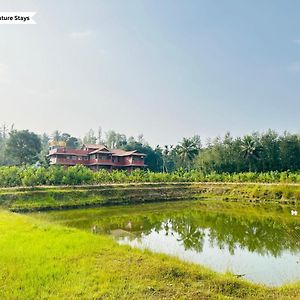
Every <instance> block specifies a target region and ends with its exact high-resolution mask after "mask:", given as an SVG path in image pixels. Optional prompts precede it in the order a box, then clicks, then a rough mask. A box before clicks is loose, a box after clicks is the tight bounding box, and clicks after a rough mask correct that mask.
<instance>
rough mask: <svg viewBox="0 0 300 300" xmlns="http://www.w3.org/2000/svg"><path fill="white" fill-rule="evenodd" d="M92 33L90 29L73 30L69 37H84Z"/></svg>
mask: <svg viewBox="0 0 300 300" xmlns="http://www.w3.org/2000/svg"><path fill="white" fill-rule="evenodd" d="M92 34H93V31H92V30H85V31H74V32H71V33H70V34H69V36H70V38H72V39H84V38H87V37H89V36H91V35H92Z"/></svg>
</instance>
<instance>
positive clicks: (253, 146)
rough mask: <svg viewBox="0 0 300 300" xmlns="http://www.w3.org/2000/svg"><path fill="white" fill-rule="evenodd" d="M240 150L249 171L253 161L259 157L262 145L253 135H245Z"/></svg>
mask: <svg viewBox="0 0 300 300" xmlns="http://www.w3.org/2000/svg"><path fill="white" fill-rule="evenodd" d="M241 151H242V154H243V157H244V159H245V160H246V161H247V162H248V164H249V171H250V172H251V171H252V166H253V163H254V161H255V160H257V159H259V158H260V152H261V151H262V147H261V146H260V145H259V144H258V142H257V141H256V140H255V138H254V137H253V136H251V135H246V136H245V137H244V139H243V141H242V145H241Z"/></svg>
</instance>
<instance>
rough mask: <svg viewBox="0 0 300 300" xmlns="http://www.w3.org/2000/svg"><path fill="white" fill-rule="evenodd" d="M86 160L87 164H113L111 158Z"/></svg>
mask: <svg viewBox="0 0 300 300" xmlns="http://www.w3.org/2000/svg"><path fill="white" fill-rule="evenodd" d="M87 162H88V164H89V165H113V162H112V160H111V159H90V160H88V161H87Z"/></svg>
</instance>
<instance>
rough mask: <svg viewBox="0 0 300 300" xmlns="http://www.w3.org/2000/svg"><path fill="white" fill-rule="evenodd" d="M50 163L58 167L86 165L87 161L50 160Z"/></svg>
mask: <svg viewBox="0 0 300 300" xmlns="http://www.w3.org/2000/svg"><path fill="white" fill-rule="evenodd" d="M50 163H51V164H58V165H87V164H88V163H89V161H88V160H79V159H66V158H52V159H51V161H50Z"/></svg>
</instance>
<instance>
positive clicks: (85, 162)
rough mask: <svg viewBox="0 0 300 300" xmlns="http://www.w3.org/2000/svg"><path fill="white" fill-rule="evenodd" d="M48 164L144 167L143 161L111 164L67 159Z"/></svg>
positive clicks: (101, 161)
mask: <svg viewBox="0 0 300 300" xmlns="http://www.w3.org/2000/svg"><path fill="white" fill-rule="evenodd" d="M50 164H58V165H78V164H80V165H110V166H116V167H122V166H124V167H126V166H137V167H143V166H145V163H144V161H133V160H131V159H129V160H125V161H122V162H117V161H116V162H113V161H112V160H111V159H90V160H79V159H67V158H53V157H52V158H51V159H50Z"/></svg>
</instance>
